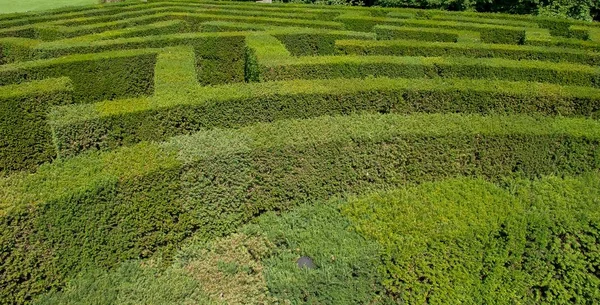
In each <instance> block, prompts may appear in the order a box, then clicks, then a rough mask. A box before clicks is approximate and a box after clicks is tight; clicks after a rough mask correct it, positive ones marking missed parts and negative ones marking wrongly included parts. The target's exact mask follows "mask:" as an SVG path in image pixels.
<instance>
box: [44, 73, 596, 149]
mask: <svg viewBox="0 0 600 305" xmlns="http://www.w3.org/2000/svg"><path fill="white" fill-rule="evenodd" d="M166 80H168V79H166ZM184 89H185V88H184ZM192 92H194V91H192ZM598 95H599V93H598V90H596V89H591V88H582V87H560V86H555V85H549V84H535V83H526V82H523V83H511V82H502V81H486V80H449V79H431V80H427V79H421V80H416V79H386V78H372V79H355V80H339V79H338V80H318V81H302V80H297V81H286V82H269V83H258V84H254V85H246V84H244V85H236V86H224V87H215V88H204V89H197V90H196V91H195V93H193V94H189V92H188V93H187V95H182V97H186V96H187V98H185V99H181V100H179V101H174V100H173V99H172V96H177V93H174V94H172V95H169V96H166V97H165V98H161V99H160V100H159V101H154V104H155V105H156V106H152V104H151V103H150V101H148V100H145V101H144V100H139V101H138V100H134V101H130V100H125V101H115V102H108V103H102V104H98V105H81V106H77V107H63V108H58V109H55V111H53V112H52V113H51V116H50V123H51V125H52V128H53V132H54V135H55V137H56V143H57V147H58V149H59V152H60V154H61V155H62V156H69V155H74V154H78V153H80V152H82V151H85V150H90V149H112V148H115V147H119V146H122V145H131V144H134V143H137V142H139V141H144V140H162V139H165V138H167V137H169V136H174V135H179V134H185V133H190V132H194V131H199V130H202V129H204V128H215V127H240V126H244V125H246V124H251V123H255V122H270V121H273V120H278V119H286V118H311V117H316V116H320V115H327V114H329V115H333V114H349V113H352V112H360V111H368V112H382V113H388V112H394V113H413V112H428V113H435V112H464V113H512V114H514V113H524V114H535V113H539V114H545V115H563V116H586V117H598V115H599V110H600V104H599V102H598V101H599V100H600V98H598Z"/></svg>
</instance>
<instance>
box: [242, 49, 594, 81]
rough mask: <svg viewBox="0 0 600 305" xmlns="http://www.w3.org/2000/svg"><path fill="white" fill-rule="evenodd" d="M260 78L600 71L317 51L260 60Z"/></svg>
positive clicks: (570, 76)
mask: <svg viewBox="0 0 600 305" xmlns="http://www.w3.org/2000/svg"><path fill="white" fill-rule="evenodd" d="M258 64H259V65H258V66H259V71H258V72H257V73H253V74H258V79H259V80H260V81H274V80H293V79H329V78H359V77H367V76H375V77H404V78H423V77H425V78H437V77H442V78H477V79H502V80H510V81H531V82H548V83H554V84H562V85H576V86H587V87H600V73H599V72H600V70H599V69H598V68H596V67H590V66H585V65H576V64H565V63H552V62H540V61H527V60H520V61H516V60H507V59H500V58H460V57H393V56H319V57H311V56H307V57H298V58H290V59H280V58H276V59H274V60H269V61H260V60H259V61H258Z"/></svg>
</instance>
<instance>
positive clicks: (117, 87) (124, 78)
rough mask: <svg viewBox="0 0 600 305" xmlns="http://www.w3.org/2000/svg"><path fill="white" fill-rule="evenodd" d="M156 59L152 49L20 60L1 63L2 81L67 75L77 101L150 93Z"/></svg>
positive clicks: (0, 81)
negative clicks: (12, 62)
mask: <svg viewBox="0 0 600 305" xmlns="http://www.w3.org/2000/svg"><path fill="white" fill-rule="evenodd" d="M155 63H156V52H153V51H151V50H150V51H134V52H129V53H128V52H124V53H121V54H119V53H113V54H98V55H96V54H86V55H77V56H73V57H66V58H60V59H50V60H40V61H30V62H19V63H14V64H9V65H4V66H1V67H0V85H8V84H17V83H21V82H26V81H30V80H41V79H45V78H52V77H63V76H64V77H69V78H70V79H71V80H72V82H73V100H74V102H76V103H90V102H96V101H101V100H111V99H115V98H124V97H133V96H140V95H150V94H152V93H153V91H154V65H155Z"/></svg>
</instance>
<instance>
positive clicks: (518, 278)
mask: <svg viewBox="0 0 600 305" xmlns="http://www.w3.org/2000/svg"><path fill="white" fill-rule="evenodd" d="M503 184H504V186H506V188H501V187H498V186H496V185H493V184H491V183H489V182H485V181H482V180H472V179H456V180H455V179H451V180H448V181H442V182H435V183H425V184H423V185H420V186H417V187H411V188H406V189H399V190H395V191H391V192H385V193H384V192H382V193H376V194H373V195H369V196H362V197H360V198H358V199H355V200H350V201H349V203H348V204H346V205H343V206H342V210H343V214H345V215H347V216H349V218H350V219H351V220H352V222H354V223H355V224H356V227H357V231H358V232H359V233H361V234H363V235H364V236H365V237H367V238H368V239H374V240H376V241H378V242H379V244H380V245H381V246H382V247H384V249H382V250H381V251H380V253H381V256H382V261H383V267H382V268H380V274H381V276H382V277H383V283H384V285H385V286H386V288H387V290H388V291H389V292H390V293H391V294H392V295H393V296H394V297H395V298H396V299H400V300H404V301H405V302H406V303H409V304H420V303H440V304H447V303H455V302H459V303H464V304H483V303H490V304H507V303H513V302H519V303H523V304H553V303H556V304H570V303H577V304H592V303H596V302H598V301H600V296H599V295H598V289H597V287H598V285H600V279H599V278H598V276H597V270H598V268H599V267H600V265H599V264H600V263H599V262H598V260H597V255H598V250H597V247H598V244H597V239H598V234H599V233H600V215H599V214H598V200H597V199H598V198H599V196H600V193H599V190H600V176H599V175H598V174H597V172H596V173H595V174H591V175H585V176H583V177H578V178H566V179H560V178H557V177H546V178H543V179H540V180H535V181H525V180H517V181H506V182H504V183H503ZM415 219H418V220H417V221H415Z"/></svg>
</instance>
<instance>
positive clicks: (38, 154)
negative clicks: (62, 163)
mask: <svg viewBox="0 0 600 305" xmlns="http://www.w3.org/2000/svg"><path fill="white" fill-rule="evenodd" d="M72 94H73V88H72V85H71V82H70V80H68V79H66V78H58V79H56V78H54V79H47V80H42V81H33V82H28V83H23V84H19V85H10V86H0V176H2V175H3V174H5V173H9V172H12V171H21V170H27V171H33V170H35V169H36V167H37V166H39V165H40V164H42V163H45V162H48V161H51V160H52V159H53V158H54V157H55V156H56V150H55V148H54V145H53V142H52V134H51V131H50V126H49V125H48V124H47V122H46V115H47V113H48V109H49V108H50V106H54V105H65V104H70V103H71V102H72Z"/></svg>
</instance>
